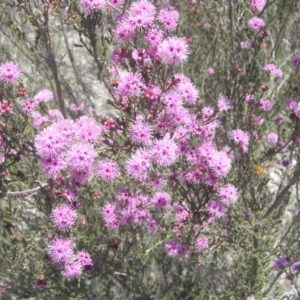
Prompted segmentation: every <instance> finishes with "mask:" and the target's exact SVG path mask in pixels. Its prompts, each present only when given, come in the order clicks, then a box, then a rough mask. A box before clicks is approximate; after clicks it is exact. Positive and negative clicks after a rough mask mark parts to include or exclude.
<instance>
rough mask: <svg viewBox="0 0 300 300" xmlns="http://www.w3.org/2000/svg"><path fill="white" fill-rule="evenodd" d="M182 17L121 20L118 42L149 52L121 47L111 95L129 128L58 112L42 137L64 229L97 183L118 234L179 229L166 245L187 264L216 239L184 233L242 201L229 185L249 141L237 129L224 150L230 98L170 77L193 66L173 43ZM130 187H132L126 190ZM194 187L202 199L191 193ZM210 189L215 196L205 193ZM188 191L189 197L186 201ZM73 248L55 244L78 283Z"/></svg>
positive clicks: (145, 5)
mask: <svg viewBox="0 0 300 300" xmlns="http://www.w3.org/2000/svg"><path fill="white" fill-rule="evenodd" d="M119 4H120V5H119ZM80 5H81V7H82V8H83V10H84V11H85V12H86V13H87V14H89V13H93V11H97V10H99V9H100V10H103V9H106V10H107V12H109V11H112V12H113V11H114V9H113V6H114V7H119V6H120V7H121V5H122V4H121V2H120V3H119V2H114V3H113V2H112V1H110V2H108V1H107V2H104V1H100V0H91V1H87V0H81V1H80ZM108 7H110V9H108ZM124 11H125V9H124ZM112 14H113V13H112ZM178 16H179V15H178V12H177V11H175V10H173V9H172V8H166V9H163V10H161V11H160V12H157V10H156V7H155V6H154V5H153V4H152V3H151V2H149V1H146V0H139V1H135V2H132V3H131V6H130V7H129V9H128V10H127V11H126V13H125V14H124V15H122V16H119V18H118V19H117V24H116V29H115V30H114V31H113V33H114V37H115V40H116V41H118V42H120V43H123V42H124V41H132V42H133V39H134V38H136V36H137V35H138V36H139V38H140V39H141V43H139V45H144V47H143V48H142V46H137V44H136V43H135V42H133V43H130V44H131V45H132V46H131V47H132V48H129V49H126V48H124V46H122V47H121V46H120V48H117V49H116V50H115V51H114V52H113V55H112V65H111V66H110V70H111V72H110V75H111V82H113V84H112V89H111V92H112V93H113V94H114V99H115V103H114V106H115V107H116V108H117V109H119V111H120V112H121V113H122V115H123V116H125V118H124V122H123V121H122V122H121V121H120V120H118V121H116V122H115V121H113V120H110V119H107V118H103V120H102V125H99V124H98V123H97V122H96V121H95V120H94V119H92V118H90V117H86V116H84V117H81V118H79V119H77V120H76V121H72V120H62V119H60V118H59V116H56V114H55V113H52V115H53V116H52V120H53V123H52V124H51V125H50V126H48V127H46V128H45V129H44V130H43V131H41V132H40V133H39V134H38V135H37V136H36V139H35V148H36V151H37V153H38V154H39V156H40V158H41V169H42V172H43V173H44V174H45V176H47V177H48V178H54V179H55V178H57V177H58V176H63V177H64V178H65V183H64V185H65V186H64V190H63V188H62V191H61V193H62V195H63V197H64V198H66V200H67V203H63V204H60V205H58V206H57V207H56V208H54V210H53V212H52V220H53V222H54V225H55V227H56V229H57V230H60V231H69V230H71V229H72V227H73V226H74V225H75V222H76V217H77V209H78V207H77V206H76V205H75V202H74V201H75V199H76V195H77V191H78V189H80V188H81V187H82V185H83V184H84V183H86V182H87V181H88V180H90V179H92V178H94V179H95V180H97V181H98V183H99V185H100V186H103V187H104V188H105V187H106V186H107V185H110V187H111V188H112V190H113V191H115V195H114V196H113V197H111V198H112V199H107V202H106V203H105V204H104V205H103V208H102V217H103V219H104V221H105V223H106V225H107V227H108V228H109V229H110V230H126V229H127V228H132V227H137V226H144V227H146V228H148V229H149V230H150V231H159V230H160V229H162V228H165V227H167V229H173V231H172V232H175V231H176V230H177V229H178V230H177V231H176V234H175V233H174V234H175V235H176V240H172V239H171V240H170V241H168V242H166V244H165V251H166V252H167V254H168V255H169V256H172V257H186V256H188V255H189V253H190V251H193V249H197V250H198V251H202V250H204V249H206V248H208V247H209V244H208V238H207V237H204V236H202V237H200V238H198V239H197V241H196V237H197V236H198V232H199V230H196V229H195V230H194V232H195V233H196V232H197V234H195V237H194V240H193V241H192V245H189V246H187V245H185V244H186V243H187V241H186V240H185V235H184V234H182V233H180V232H179V231H180V230H181V229H182V228H184V227H185V226H187V225H186V224H187V222H186V221H187V220H189V219H191V218H192V219H194V220H195V221H197V222H198V221H200V220H201V222H203V223H205V224H206V225H207V228H209V224H211V223H213V222H214V221H215V220H217V219H218V218H221V217H223V216H224V215H225V213H226V211H227V210H228V209H229V206H230V205H232V204H233V203H235V202H236V201H237V199H238V191H237V189H236V188H235V187H234V185H232V184H230V183H228V180H227V177H228V175H229V173H230V171H231V164H232V161H233V160H234V155H235V153H238V154H239V155H243V154H244V153H245V152H247V151H248V147H249V142H250V136H249V134H248V133H246V132H244V131H243V130H241V129H236V130H232V131H230V132H229V142H230V143H231V147H229V146H225V145H224V144H223V143H222V142H220V141H218V142H217V133H218V131H219V130H220V127H221V126H220V125H221V124H220V123H221V121H220V116H222V115H224V114H226V113H227V112H228V111H229V110H230V109H231V104H230V100H229V99H228V98H227V97H225V96H220V97H219V99H217V103H216V105H210V106H206V105H205V103H204V101H203V100H200V99H199V97H198V95H199V92H198V90H197V88H196V87H195V85H194V84H193V83H192V81H191V80H190V79H189V78H187V77H186V76H185V75H184V74H181V73H176V72H173V71H171V70H173V68H170V66H172V67H173V66H177V65H180V64H182V63H184V62H185V61H186V60H187V56H188V44H189V42H188V40H187V39H186V38H183V37H177V36H172V35H171V34H172V32H173V31H174V30H175V28H176V26H177V23H178ZM133 45H136V46H133ZM124 65H127V66H128V68H126V71H124V70H123V69H122V67H123V66H124ZM154 72H156V73H154ZM152 73H153V74H152ZM154 75H155V76H154ZM199 104H201V106H200V105H199ZM199 107H201V109H199ZM127 183H128V184H129V183H130V188H127V187H126V188H120V186H123V185H126V184H127ZM191 186H192V187H195V188H197V189H199V191H200V194H199V195H192V194H191V195H189V194H188V192H187V191H189V190H192V189H190V187H191ZM201 186H202V187H204V189H205V190H207V191H208V192H206V193H204V194H201V190H202V189H200V187H201ZM179 187H180V189H181V190H183V191H184V190H185V191H186V193H184V194H181V193H180V192H179V191H180V189H179ZM177 189H178V191H177ZM174 191H177V192H178V193H177V192H176V193H175V192H174ZM193 207H194V209H192V208H193ZM195 207H196V209H195ZM166 215H168V216H171V218H165V216H166ZM169 220H172V221H169ZM174 223H175V225H174ZM173 226H174V227H173ZM188 226H190V225H188ZM172 227H173V228H172ZM175 227H176V228H177V229H176V230H175ZM182 230H183V229H182ZM189 230H190V229H189ZM207 230H209V229H207ZM208 235H209V233H208ZM57 241H59V242H57ZM57 243H58V245H57ZM60 247H61V248H60ZM73 247H74V246H73V244H72V243H71V242H70V241H69V240H65V239H58V240H56V241H54V242H53V243H52V244H51V246H50V257H51V259H52V261H53V262H54V263H57V264H63V267H64V271H63V272H62V274H63V276H65V277H67V278H70V279H71V278H76V276H77V275H76V276H75V275H74V274H79V273H80V270H82V268H80V264H82V263H80V261H79V259H74V255H73ZM189 247H192V248H193V249H189ZM57 249H58V250H59V251H58V250H57Z"/></svg>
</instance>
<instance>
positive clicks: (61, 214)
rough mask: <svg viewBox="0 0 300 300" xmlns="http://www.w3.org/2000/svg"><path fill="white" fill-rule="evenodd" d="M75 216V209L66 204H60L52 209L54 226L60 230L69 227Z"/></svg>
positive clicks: (74, 220) (73, 222)
mask: <svg viewBox="0 0 300 300" xmlns="http://www.w3.org/2000/svg"><path fill="white" fill-rule="evenodd" d="M76 217H77V214H76V211H75V209H74V208H73V207H72V206H71V205H68V204H62V205H60V206H58V207H56V208H55V209H53V211H52V220H53V222H54V224H55V226H56V228H57V229H59V230H61V231H66V230H69V229H71V227H72V226H73V225H74V224H75V222H76Z"/></svg>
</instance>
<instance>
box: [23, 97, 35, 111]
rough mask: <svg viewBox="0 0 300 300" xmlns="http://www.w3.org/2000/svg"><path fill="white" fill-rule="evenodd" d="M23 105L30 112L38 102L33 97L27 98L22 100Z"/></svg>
mask: <svg viewBox="0 0 300 300" xmlns="http://www.w3.org/2000/svg"><path fill="white" fill-rule="evenodd" d="M22 107H23V109H24V111H25V112H26V113H27V114H29V113H31V112H32V111H33V110H34V109H35V107H36V104H35V103H34V101H32V100H31V99H26V100H24V101H23V102H22Z"/></svg>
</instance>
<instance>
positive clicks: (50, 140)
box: [35, 126, 66, 158]
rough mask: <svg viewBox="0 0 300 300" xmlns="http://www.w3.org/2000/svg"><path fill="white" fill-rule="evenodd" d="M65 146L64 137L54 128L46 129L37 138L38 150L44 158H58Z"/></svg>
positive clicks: (36, 145)
mask: <svg viewBox="0 0 300 300" xmlns="http://www.w3.org/2000/svg"><path fill="white" fill-rule="evenodd" d="M65 146H66V141H65V140H64V137H63V135H62V134H61V133H60V132H57V131H56V130H55V128H54V127H52V126H49V127H47V128H45V129H44V130H43V131H41V132H40V133H39V134H38V135H37V136H36V138H35V147H36V150H37V152H38V154H39V155H40V156H41V157H44V158H48V157H53V156H56V155H57V154H59V153H60V152H61V151H62V150H63V148H64V147H65Z"/></svg>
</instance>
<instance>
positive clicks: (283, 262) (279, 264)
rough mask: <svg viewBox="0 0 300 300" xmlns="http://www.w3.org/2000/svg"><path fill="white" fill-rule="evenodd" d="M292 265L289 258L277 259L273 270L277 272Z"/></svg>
mask: <svg viewBox="0 0 300 300" xmlns="http://www.w3.org/2000/svg"><path fill="white" fill-rule="evenodd" d="M289 264H290V258H289V257H287V256H284V257H281V258H279V259H277V260H276V261H275V262H274V264H273V269H274V270H275V271H280V270H283V269H285V268H287V267H288V266H289Z"/></svg>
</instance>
